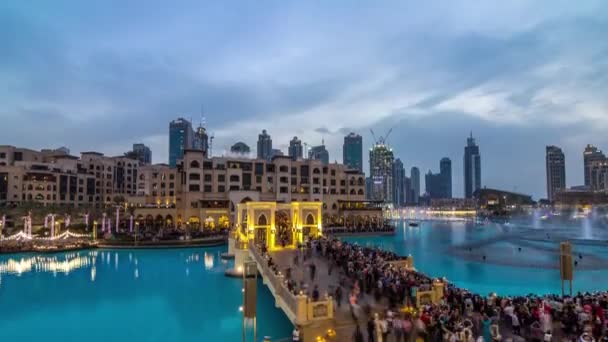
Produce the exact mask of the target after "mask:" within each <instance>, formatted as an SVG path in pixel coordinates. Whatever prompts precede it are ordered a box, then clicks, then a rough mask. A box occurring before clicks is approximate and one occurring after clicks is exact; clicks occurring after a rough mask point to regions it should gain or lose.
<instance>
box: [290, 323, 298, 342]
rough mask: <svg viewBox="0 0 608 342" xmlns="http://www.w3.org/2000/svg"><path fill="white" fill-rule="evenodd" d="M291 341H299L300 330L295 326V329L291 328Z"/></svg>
mask: <svg viewBox="0 0 608 342" xmlns="http://www.w3.org/2000/svg"><path fill="white" fill-rule="evenodd" d="M291 340H292V341H293V342H299V341H300V329H298V326H297V325H296V326H295V327H293V332H292V333H291Z"/></svg>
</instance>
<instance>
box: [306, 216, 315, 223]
mask: <svg viewBox="0 0 608 342" xmlns="http://www.w3.org/2000/svg"><path fill="white" fill-rule="evenodd" d="M306 224H307V225H314V224H315V217H314V216H312V214H308V215H306Z"/></svg>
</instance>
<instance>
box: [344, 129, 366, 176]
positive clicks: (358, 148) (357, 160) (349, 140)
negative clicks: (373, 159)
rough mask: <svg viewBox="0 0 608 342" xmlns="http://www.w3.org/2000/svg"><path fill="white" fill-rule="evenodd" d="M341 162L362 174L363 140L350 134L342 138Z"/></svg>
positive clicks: (357, 135)
mask: <svg viewBox="0 0 608 342" xmlns="http://www.w3.org/2000/svg"><path fill="white" fill-rule="evenodd" d="M342 162H343V163H344V165H346V166H348V167H349V168H351V169H354V170H359V172H363V138H362V137H361V136H360V135H359V134H355V133H350V134H348V135H347V136H345V137H344V145H342Z"/></svg>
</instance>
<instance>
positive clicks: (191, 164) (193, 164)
mask: <svg viewBox="0 0 608 342" xmlns="http://www.w3.org/2000/svg"><path fill="white" fill-rule="evenodd" d="M199 167H201V164H199V163H198V161H196V160H193V161H192V162H190V168H193V169H198V168H199Z"/></svg>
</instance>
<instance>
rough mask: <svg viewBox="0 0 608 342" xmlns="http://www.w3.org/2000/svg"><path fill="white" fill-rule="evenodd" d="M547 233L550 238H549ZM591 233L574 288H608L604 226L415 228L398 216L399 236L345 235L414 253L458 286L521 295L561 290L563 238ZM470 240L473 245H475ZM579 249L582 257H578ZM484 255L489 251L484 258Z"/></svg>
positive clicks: (582, 246) (420, 263)
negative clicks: (401, 220)
mask: <svg viewBox="0 0 608 342" xmlns="http://www.w3.org/2000/svg"><path fill="white" fill-rule="evenodd" d="M547 234H549V236H550V239H551V240H547V238H546V235H547ZM589 236H594V237H595V240H589V241H581V242H578V243H577V242H575V243H574V251H575V254H576V259H577V262H578V264H579V265H578V266H577V267H576V268H575V272H574V283H573V288H574V291H594V290H606V289H608V285H606V284H608V244H606V243H605V241H606V240H608V237H607V235H606V229H605V228H603V229H602V228H593V227H591V226H583V227H581V226H555V227H550V228H545V229H538V228H536V229H534V228H532V227H525V226H518V225H512V224H509V225H503V224H487V225H484V226H481V227H480V226H476V225H474V224H472V223H464V222H452V223H449V222H430V221H426V222H421V223H420V226H419V227H417V228H416V227H409V226H408V225H407V224H406V223H405V222H399V223H398V225H397V232H396V234H395V236H384V237H356V238H346V240H348V241H351V242H357V243H359V244H364V245H374V246H379V247H382V248H384V249H389V250H392V251H395V252H397V253H398V254H401V255H408V254H411V255H412V256H413V257H414V264H415V266H416V268H417V269H418V270H421V271H422V272H424V273H426V274H428V275H430V276H433V277H444V276H445V277H446V278H447V279H448V280H449V281H451V282H453V283H455V284H457V285H458V286H460V287H463V288H466V289H469V290H471V291H475V292H477V293H480V294H483V295H485V294H488V293H491V292H497V293H499V294H503V295H516V294H521V295H523V294H529V293H536V294H547V293H561V283H560V275H559V269H558V268H557V267H558V265H559V264H558V252H559V241H561V240H563V239H564V238H573V239H583V238H587V237H589ZM599 239H601V240H603V241H604V242H600V241H599ZM602 243H603V245H602ZM596 244H599V245H596ZM467 246H471V251H469V249H468V247H467ZM518 248H521V251H520V250H519V249H518ZM579 253H581V256H583V258H582V259H579V258H578V254H579ZM483 255H486V261H485V262H484V261H483V259H482V256H483ZM582 269H584V270H582ZM566 286H567V285H566ZM566 289H567V287H566Z"/></svg>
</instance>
